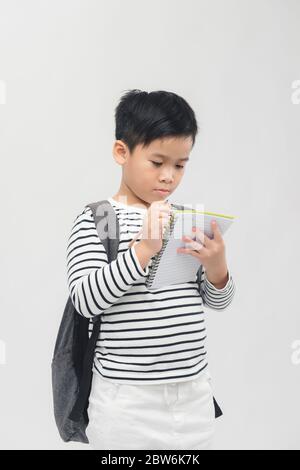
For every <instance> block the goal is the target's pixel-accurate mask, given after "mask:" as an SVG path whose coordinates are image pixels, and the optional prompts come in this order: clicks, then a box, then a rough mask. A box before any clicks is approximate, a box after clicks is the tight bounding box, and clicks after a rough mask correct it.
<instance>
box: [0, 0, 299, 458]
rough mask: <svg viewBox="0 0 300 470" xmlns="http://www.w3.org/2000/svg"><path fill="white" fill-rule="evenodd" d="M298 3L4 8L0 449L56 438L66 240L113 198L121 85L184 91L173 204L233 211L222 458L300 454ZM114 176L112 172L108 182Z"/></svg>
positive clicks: (219, 338) (220, 365) (223, 338)
mask: <svg viewBox="0 0 300 470" xmlns="http://www.w3.org/2000/svg"><path fill="white" fill-rule="evenodd" d="M299 57H300V2H299V1H298V0H226V2H225V1H223V0H213V1H212V0H185V1H175V0H151V2H150V1H148V2H146V1H144V2H141V1H139V0H129V1H121V0H119V1H117V0H110V1H109V2H106V1H100V0H98V1H96V0H81V1H79V0H51V1H47V0H26V1H22V0H6V1H5V0H0V103H1V104H0V152H1V170H2V171H1V185H0V187H1V215H2V218H1V268H2V269H1V319H0V352H1V354H0V356H1V357H0V394H1V400H0V413H1V420H0V423H1V424H0V447H1V448H2V449H76V448H77V449H88V448H89V446H87V445H84V444H76V443H68V444H66V443H63V441H62V440H61V439H60V437H59V435H58V432H57V429H56V426H55V422H54V418H53V411H52V392H51V359H52V354H53V348H54V342H55V338H56V334H57V330H58V326H59V322H60V319H61V316H62V313H63V309H64V306H65V303H66V300H67V296H68V291H67V283H66V279H67V277H66V246H67V238H68V236H69V233H70V229H71V225H72V222H73V220H74V218H75V217H76V216H77V215H78V213H79V212H80V211H81V210H82V208H83V207H84V205H85V204H87V203H89V202H92V201H96V200H99V199H102V198H106V197H108V196H112V195H113V194H115V193H116V192H117V190H118V188H119V183H120V178H121V169H120V167H119V166H118V165H116V164H115V163H114V160H113V157H112V146H113V142H114V124H115V123H114V109H115V107H116V105H117V104H118V101H119V99H120V97H121V95H122V94H123V92H124V91H125V90H127V89H132V88H139V89H142V90H146V91H153V90H159V89H160V90H168V91H173V92H175V93H178V94H179V95H181V96H183V97H184V98H185V99H186V100H187V101H188V102H189V104H190V105H191V106H192V108H193V109H194V111H195V113H196V117H197V120H198V123H199V127H200V131H199V134H198V137H197V141H196V144H195V147H194V149H193V151H192V153H191V160H190V162H189V166H188V167H187V171H186V174H185V176H184V179H183V181H182V183H181V185H180V187H179V188H178V189H177V191H176V193H174V195H172V196H171V198H170V201H172V202H178V203H182V204H196V203H198V202H199V203H204V205H205V208H206V210H211V211H216V212H221V213H228V214H232V215H235V216H236V217H237V221H236V223H235V224H234V225H233V226H232V228H230V230H229V232H228V234H227V235H226V239H225V241H226V253H227V260H228V265H229V266H230V269H231V271H232V274H233V276H234V279H235V282H236V287H237V291H236V296H235V299H234V301H233V303H232V305H231V306H230V307H229V308H228V309H227V310H225V311H224V312H217V311H213V310H209V309H207V321H208V325H207V327H208V337H207V347H208V358H209V364H210V371H211V373H212V376H213V386H214V391H215V397H216V398H217V401H218V402H219V404H220V406H221V408H222V410H223V413H224V415H223V416H222V417H221V418H218V420H217V429H216V437H215V448H216V449H300V438H299V418H300V410H299V392H300V381H299V375H300V320H299V313H300V311H299V300H298V299H299V294H298V293H299V262H300V256H299V239H300V224H299V208H298V204H299V199H300V198H299V169H300V168H299V150H300V143H299V135H300V134H299V127H300V126H299V124H300V60H299ZM108 175H109V176H108Z"/></svg>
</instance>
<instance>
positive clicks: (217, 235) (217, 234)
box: [211, 220, 223, 241]
mask: <svg viewBox="0 0 300 470" xmlns="http://www.w3.org/2000/svg"><path fill="white" fill-rule="evenodd" d="M211 228H212V231H213V235H214V240H217V241H219V240H222V239H223V238H222V233H221V230H220V228H219V226H218V224H217V221H216V220H212V221H211Z"/></svg>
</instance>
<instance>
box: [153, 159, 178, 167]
mask: <svg viewBox="0 0 300 470" xmlns="http://www.w3.org/2000/svg"><path fill="white" fill-rule="evenodd" d="M151 162H152V163H153V165H158V166H159V165H161V162H153V161H152V160H151ZM176 166H177V168H184V167H183V166H182V165H176Z"/></svg>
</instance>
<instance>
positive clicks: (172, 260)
mask: <svg viewBox="0 0 300 470" xmlns="http://www.w3.org/2000/svg"><path fill="white" fill-rule="evenodd" d="M174 212H175V218H176V222H175V226H174V228H173V232H172V234H171V235H170V237H169V239H168V243H167V244H166V246H165V248H164V251H163V252H162V253H161V257H160V261H159V265H158V266H157V268H156V273H155V277H154V279H153V281H152V284H151V286H149V287H148V289H149V290H152V289H159V288H162V287H165V286H168V285H172V284H182V283H184V282H189V281H196V279H197V271H198V269H199V267H200V260H199V259H196V258H195V257H194V256H192V255H188V254H183V253H177V251H176V250H177V248H179V247H186V248H188V247H189V244H188V243H187V242H184V241H183V240H182V237H183V235H187V236H191V238H193V239H194V240H195V238H196V236H195V234H193V232H192V227H193V226H196V227H199V228H200V230H202V231H204V233H205V234H206V235H207V236H208V237H209V238H212V237H213V233H212V230H211V221H212V220H216V221H217V224H218V227H219V228H220V231H221V233H222V234H224V233H225V232H226V230H227V229H228V228H229V226H230V225H231V224H232V222H233V220H234V218H225V217H222V216H218V215H210V214H203V213H198V212H195V211H188V210H185V211H174Z"/></svg>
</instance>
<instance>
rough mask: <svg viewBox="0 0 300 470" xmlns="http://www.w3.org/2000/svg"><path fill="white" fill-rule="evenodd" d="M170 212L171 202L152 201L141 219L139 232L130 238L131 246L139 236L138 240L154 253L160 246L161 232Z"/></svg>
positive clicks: (161, 240)
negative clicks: (141, 224)
mask: <svg viewBox="0 0 300 470" xmlns="http://www.w3.org/2000/svg"><path fill="white" fill-rule="evenodd" d="M170 213H171V204H170V203H168V202H166V201H164V200H161V201H154V202H152V204H151V205H150V207H149V208H148V210H147V212H146V215H145V217H144V221H143V227H142V229H141V230H140V231H139V233H138V234H137V235H136V236H135V237H134V238H133V239H132V240H131V242H130V243H129V247H131V246H132V245H133V244H134V242H135V240H136V239H137V238H139V237H140V236H141V240H140V242H142V243H143V245H144V246H145V247H146V248H147V250H149V252H151V253H153V255H155V254H156V253H158V252H159V251H160V250H161V248H162V243H163V232H164V228H165V226H166V225H167V224H168V221H169V216H170Z"/></svg>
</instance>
